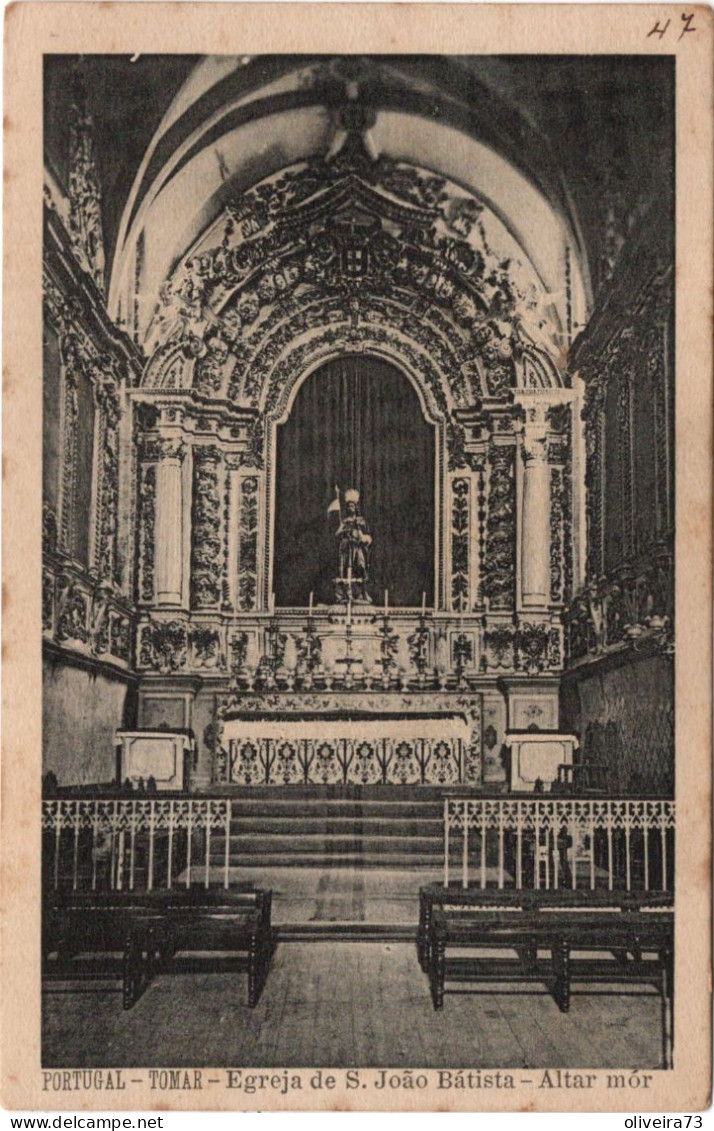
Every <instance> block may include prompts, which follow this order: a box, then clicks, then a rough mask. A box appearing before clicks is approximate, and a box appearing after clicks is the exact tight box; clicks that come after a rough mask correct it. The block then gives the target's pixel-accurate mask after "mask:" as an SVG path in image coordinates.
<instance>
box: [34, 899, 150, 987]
mask: <svg viewBox="0 0 714 1131" xmlns="http://www.w3.org/2000/svg"><path fill="white" fill-rule="evenodd" d="M150 910H151V909H150V908H149V907H147V906H146V905H145V904H142V903H141V901H140V899H139V897H131V898H127V897H126V896H125V895H124V894H123V893H114V892H101V893H96V894H92V895H81V896H79V895H75V896H73V897H68V896H66V895H65V896H64V897H62V898H54V899H52V900H51V901H46V903H45V906H44V907H43V914H42V977H43V980H44V981H46V982H47V981H58V980H59V981H87V980H92V979H94V980H96V979H100V980H102V981H106V980H115V979H117V980H121V987H122V1005H123V1007H124V1009H131V1007H132V1006H133V1005H134V1004H135V1002H136V1001H137V1000H138V999H139V997H140V996H141V994H142V993H143V991H144V990H145V989H146V987H147V986H148V984H149V982H150V981H151V977H152V972H153V965H154V940H153V936H152V934H151V931H150V928H149V924H148V923H147V922H146V921H145V920H144V919H143V917H142V912H143V913H150ZM53 954H54V955H55V957H54V959H53V958H52V955H53Z"/></svg>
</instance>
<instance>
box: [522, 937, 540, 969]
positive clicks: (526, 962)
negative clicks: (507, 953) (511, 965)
mask: <svg viewBox="0 0 714 1131" xmlns="http://www.w3.org/2000/svg"><path fill="white" fill-rule="evenodd" d="M518 955H519V958H520V960H521V962H522V963H523V966H524V968H525V970H526V971H527V973H529V974H535V972H536V969H537V967H538V948H537V946H536V944H535V943H525V944H524V945H523V946H519V948H518Z"/></svg>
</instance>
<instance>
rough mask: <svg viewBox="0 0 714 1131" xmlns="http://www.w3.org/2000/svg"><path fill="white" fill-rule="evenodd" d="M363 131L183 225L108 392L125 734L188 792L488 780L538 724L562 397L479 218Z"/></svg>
mask: <svg viewBox="0 0 714 1131" xmlns="http://www.w3.org/2000/svg"><path fill="white" fill-rule="evenodd" d="M363 118H364V115H361V110H360V108H359V107H358V106H356V105H355V106H352V107H351V112H350V114H345V115H344V117H343V119H342V127H341V128H342V130H343V135H344V136H343V143H342V145H341V146H339V145H338V146H337V147H336V149H335V151H334V152H333V153H332V154H331V155H329V156H328V157H326V158H320V159H319V160H317V161H316V162H310V161H308V162H303V163H298V164H297V165H296V166H295V167H294V168H291V169H288V170H285V171H283V173H282V174H281V177H280V178H279V179H276V178H268V179H267V180H266V182H265V183H264V184H261V185H258V186H256V187H255V188H254V189H252V190H250V192H248V193H247V194H246V195H245V196H244V197H243V198H241V200H240V201H233V202H231V204H230V205H229V206H227V209H226V212H225V215H223V216H222V217H221V218H219V220H217V221H216V223H215V224H214V225H213V226H212V227H210V228H209V229H208V230H207V231H206V232H205V233H204V235H203V237H202V238H201V240H200V241H199V244H198V245H197V246H196V248H194V249H193V252H192V255H191V258H190V259H187V260H186V261H185V262H184V261H182V262H181V263H180V264H179V265H177V267H176V270H175V273H174V275H173V276H172V279H171V281H170V283H169V285H168V286H167V288H166V291H165V295H164V299H163V300H162V306H161V309H160V310H159V311H158V313H157V315H156V318H155V320H154V323H153V328H152V331H151V334H150V335H149V337H150V339H151V340H152V341H153V343H154V348H153V353H152V355H151V357H150V360H149V361H148V363H147V365H146V369H145V372H144V374H143V378H142V382H141V385H140V386H139V387H137V388H135V389H132V390H130V392H129V394H128V395H129V397H130V400H131V404H132V411H133V425H132V427H133V437H134V450H135V452H136V461H135V465H134V467H133V471H132V475H133V477H134V478H133V483H132V484H131V485H130V488H131V489H132V490H135V491H136V494H137V497H138V521H137V527H136V559H137V563H138V567H137V576H136V585H137V597H138V601H137V604H138V609H139V618H138V626H137V649H136V654H137V669H138V672H139V676H140V679H139V686H138V727H139V728H145V729H148V730H151V729H157V728H158V729H164V730H172V729H175V730H177V731H183V730H189V731H191V732H192V733H193V734H194V735H195V738H196V753H195V756H194V758H193V762H192V765H191V768H190V785H191V788H193V789H199V790H200V789H205V788H209V787H211V786H222V787H226V788H230V787H235V788H250V787H254V786H257V785H283V786H285V787H289V786H294V785H298V784H303V785H319V784H341V785H343V786H345V787H347V786H351V785H368V784H375V785H376V784H381V785H385V786H392V785H393V786H395V787H396V786H399V785H407V784H409V785H418V784H423V785H443V786H452V785H458V784H465V785H469V786H471V787H474V786H479V785H481V784H483V785H487V786H494V785H498V786H499V788H500V787H502V788H506V786H507V781H508V758H507V755H506V753H505V746H506V738H507V735H509V734H512V733H514V732H521V731H529V730H530V731H533V730H538V731H541V732H549V733H554V732H557V730H558V726H559V716H560V710H559V682H560V674H561V672H562V668H563V663H564V630H565V624H564V609H565V603H566V601H567V599H568V594H569V592H570V590H571V587H572V580H573V577H574V576H575V575H576V574H577V572H578V571H579V570H580V569H581V565H580V563H579V562H578V561H577V560H576V557H575V546H576V545H577V538H576V536H575V532H574V528H575V526H576V525H577V523H578V522H580V521H581V518H580V517H579V516H580V512H579V511H578V509H577V505H576V500H575V499H574V498H573V496H572V491H571V482H572V473H573V467H574V465H575V464H578V461H580V464H582V461H583V458H584V453H583V452H582V451H581V447H580V440H579V435H580V433H579V428H578V427H577V426H576V423H577V420H578V417H579V413H580V405H579V402H578V392H577V390H574V389H572V388H569V387H566V384H565V382H564V380H563V376H562V374H561V372H560V370H559V368H558V364H557V360H556V359H557V349H556V348H555V346H554V342H555V340H556V338H555V337H551V338H549V337H548V334H549V333H551V331H552V333H553V334H556V331H557V327H556V328H555V329H553V327H552V326H551V327H550V329H548V326H549V323H548V317H549V316H547V315H546V307H545V306H543V305H542V303H541V301H540V300H539V299H538V297H537V296H538V289H537V278H536V276H535V275H534V274H533V271H532V269H531V268H530V267H529V266H528V264H527V263H526V261H525V260H523V261H519V263H518V264H517V265H516V264H515V259H508V258H504V259H499V257H498V255H497V254H496V253H495V252H494V251H493V250H492V243H491V242H489V241H488V240H485V238H484V232H485V231H486V230H487V229H488V230H489V231H490V232H491V233H492V235H494V237H495V234H496V233H497V234H498V237H499V239H500V240H501V241H506V242H508V240H509V239H511V238H512V237H510V236H509V235H508V234H507V233H506V232H505V230H502V229H501V228H500V227H499V223H500V222H499V221H498V219H497V218H496V217H495V216H493V215H492V214H491V213H490V212H489V210H488V209H487V208H486V207H485V205H484V203H483V202H477V201H471V200H470V199H469V198H468V197H466V196H465V195H464V192H463V190H462V189H461V188H459V186H457V185H456V184H452V183H451V182H449V181H446V180H441V179H439V180H438V184H437V183H436V181H435V178H434V177H433V176H432V175H430V174H429V173H428V171H425V170H423V169H420V168H417V167H412V166H409V167H407V166H406V165H404V164H403V163H400V162H393V161H387V160H386V159H377V160H375V159H374V158H373V157H372V156H371V155H370V154H369V152H368V151H367V149H366V148H365V145H364V136H363V135H364V132H365V129H366V120H363ZM318 165H319V170H318V169H317V166H318ZM317 172H319V176H318V175H317ZM502 246H505V243H502ZM524 263H525V264H526V265H525V266H524V265H523V264H524ZM189 296H193V297H192V298H191V301H190V302H189ZM556 336H557V334H556Z"/></svg>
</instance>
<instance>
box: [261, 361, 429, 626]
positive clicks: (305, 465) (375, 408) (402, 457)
mask: <svg viewBox="0 0 714 1131" xmlns="http://www.w3.org/2000/svg"><path fill="white" fill-rule="evenodd" d="M434 459H435V436H434V426H433V425H431V424H429V423H428V422H427V421H426V420H425V419H424V416H423V414H422V411H421V406H420V403H419V398H418V396H417V393H416V390H415V389H414V387H413V386H412V384H411V382H410V381H409V379H408V378H407V377H406V376H405V375H404V374H403V373H401V372H400V371H399V370H398V369H396V368H395V367H394V366H393V365H390V364H389V363H388V362H386V361H382V360H379V359H377V358H374V357H368V356H348V357H343V358H338V359H336V360H334V361H330V362H328V363H327V364H325V365H323V366H321V367H320V368H319V369H317V370H315V372H314V373H312V374H310V376H309V377H308V378H307V380H306V381H305V382H304V383H303V385H302V386H301V387H300V389H299V390H298V393H297V396H296V397H295V402H294V404H293V407H292V411H291V413H290V416H289V417H288V420H287V421H286V422H285V424H283V425H281V426H280V427H279V428H278V436H277V468H276V519H275V552H274V556H273V561H274V568H273V588H274V590H275V599H276V603H277V604H278V605H280V606H286V605H298V606H300V605H306V604H307V603H308V599H309V594H310V591H311V590H312V591H313V592H314V600H315V603H316V604H317V603H321V602H322V603H326V604H331V603H333V602H334V600H335V596H334V586H333V578H334V577H335V576H336V575H337V572H338V564H337V561H338V559H337V538H336V533H337V527H338V525H339V516H338V515H337V514H335V513H333V514H329V515H328V513H327V508H328V506H329V505H330V503H331V502H332V500H333V499H334V497H335V485H338V486H339V487H340V490H341V491H342V492H344V491H345V490H346V489H347V488H348V487H354V488H356V489H357V490H358V491H359V493H360V503H359V507H360V511H361V513H362V515H363V516H364V518H365V520H366V522H367V528H368V530H369V532H370V534H371V535H372V538H373V546H372V555H371V563H370V580H369V582H368V585H367V590H368V592H369V594H370V596H371V597H372V599H373V601H374V602H375V604H381V602H382V600H383V596H384V590H385V589H388V590H389V601H390V604H394V605H419V604H421V599H422V593H423V592H425V593H426V599H427V604H429V605H431V604H433V593H434V497H435V496H434ZM343 508H344V500H343Z"/></svg>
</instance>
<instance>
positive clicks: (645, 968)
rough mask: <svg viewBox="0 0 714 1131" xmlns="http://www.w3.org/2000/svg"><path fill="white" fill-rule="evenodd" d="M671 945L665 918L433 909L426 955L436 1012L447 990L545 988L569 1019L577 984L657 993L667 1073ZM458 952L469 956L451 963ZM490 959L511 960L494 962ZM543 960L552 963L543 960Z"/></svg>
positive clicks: (662, 914) (665, 914)
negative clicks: (455, 986)
mask: <svg viewBox="0 0 714 1131" xmlns="http://www.w3.org/2000/svg"><path fill="white" fill-rule="evenodd" d="M673 937H674V932H673V915H672V914H671V912H669V911H662V910H659V911H651V912H643V911H632V910H625V909H622V910H616V911H615V913H612V912H607V911H604V910H595V911H593V910H577V909H573V908H568V907H566V906H561V907H558V906H556V905H552V906H550V907H543V906H542V905H541V906H540V907H539V908H538V909H537V910H526V909H522V908H518V907H516V908H514V909H513V910H509V911H494V910H491V909H489V908H486V909H483V910H475V909H472V908H467V909H463V908H461V909H456V910H447V909H446V908H445V907H443V906H434V908H433V914H432V919H431V924H430V941H429V948H428V974H429V983H430V989H431V995H432V1001H433V1004H434V1008H435V1009H437V1010H439V1009H442V1008H443V1004H444V992H445V984H446V983H447V982H471V983H475V982H486V983H488V984H493V983H494V982H540V983H545V984H546V985H547V986H548V988H549V989H550V990H551V992H552V993H553V996H554V998H555V1001H556V1003H557V1005H558V1008H559V1009H560V1010H561V1012H563V1013H566V1012H567V1011H568V1009H569V1008H570V987H571V983H572V982H573V981H577V982H584V983H587V984H589V983H599V984H608V983H610V984H612V983H618V984H619V983H623V982H625V983H640V984H650V985H654V986H655V987H656V988H657V989H658V990H659V992H660V996H661V1001H662V1048H663V1063H664V1067H669V1066H670V1064H671V1045H672V1000H673ZM452 950H460V951H468V952H471V953H469V954H467V955H466V956H463V955H460V956H453V955H452V956H450V955H449V951H452ZM489 951H490V952H493V951H496V952H498V951H507V952H511V953H510V956H506V957H500V956H499V957H498V958H494V957H493V956H492V955H491V954H487V953H486V952H489ZM543 952H545V953H546V955H547V957H546V958H543V957H541V955H542V954H543ZM593 954H594V955H595V957H592V955H593ZM578 955H579V957H577V956H578ZM606 956H609V957H606Z"/></svg>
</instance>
